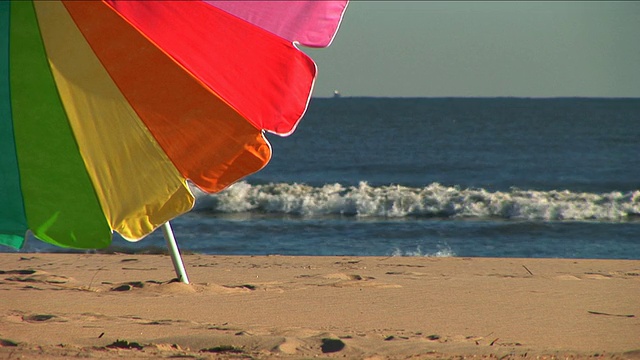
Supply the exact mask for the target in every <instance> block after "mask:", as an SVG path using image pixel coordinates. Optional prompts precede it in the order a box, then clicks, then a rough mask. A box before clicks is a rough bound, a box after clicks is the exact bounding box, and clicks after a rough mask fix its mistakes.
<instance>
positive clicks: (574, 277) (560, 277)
mask: <svg viewBox="0 0 640 360" xmlns="http://www.w3.org/2000/svg"><path fill="white" fill-rule="evenodd" d="M555 279H556V280H574V281H575V280H581V279H580V278H579V277H577V276H573V275H569V274H564V275H559V276H556V277H555Z"/></svg>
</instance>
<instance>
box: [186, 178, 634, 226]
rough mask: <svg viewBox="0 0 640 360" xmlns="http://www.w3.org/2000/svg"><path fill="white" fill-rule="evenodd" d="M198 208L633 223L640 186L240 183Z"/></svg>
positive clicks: (201, 197) (201, 196)
mask: <svg viewBox="0 0 640 360" xmlns="http://www.w3.org/2000/svg"><path fill="white" fill-rule="evenodd" d="M196 195H197V197H198V200H197V205H196V209H195V211H207V212H213V213H228V214H232V213H246V212H250V213H254V212H257V213H266V214H282V215H295V216H303V217H313V216H327V215H328V216H335V215H338V216H354V217H363V218H366V217H383V218H410V217H418V218H448V219H484V218H494V219H505V220H510V219H514V220H532V221H536V220H537V221H562V220H567V221H602V222H617V221H631V220H637V219H639V218H640V190H636V191H632V192H609V193H581V192H571V191H567V190H564V191H559V190H552V191H535V190H520V189H511V190H510V191H507V192H502V191H495V192H491V191H487V190H485V189H463V188H459V187H455V186H454V187H450V186H443V185H441V184H438V183H433V184H430V185H428V186H425V187H422V188H414V187H406V186H400V185H388V186H370V185H369V184H367V183H365V182H361V183H360V184H359V185H358V186H343V185H341V184H338V183H336V184H327V185H324V186H316V187H314V186H310V185H305V184H297V183H296V184H288V183H276V184H266V185H251V184H248V183H246V182H239V183H236V184H234V185H232V186H231V187H229V188H228V189H226V190H224V191H223V192H221V193H219V194H214V195H208V194H204V193H202V192H198V191H197V190H196Z"/></svg>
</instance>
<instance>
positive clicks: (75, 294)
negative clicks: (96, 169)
mask: <svg viewBox="0 0 640 360" xmlns="http://www.w3.org/2000/svg"><path fill="white" fill-rule="evenodd" d="M183 258H184V262H185V267H186V269H187V272H188V275H189V278H190V280H191V282H192V284H190V285H185V284H181V283H176V282H171V280H172V279H173V278H174V277H175V274H174V272H173V267H172V264H171V259H170V257H169V256H166V255H142V254H64V253H62V254H57V253H55V254H54V253H26V254H25V253H2V254H0V298H2V301H0V314H1V316H0V358H4V357H10V358H19V357H20V356H23V357H24V358H34V357H35V358H41V359H58V358H60V359H63V358H66V357H69V356H71V355H72V354H73V356H76V355H78V356H90V357H97V358H110V357H120V356H125V357H128V358H163V357H164V358H167V357H176V356H179V357H193V358H205V359H206V358H256V359H262V358H265V359H270V358H284V359H303V358H311V357H326V358H333V357H340V358H350V359H351V358H353V359H405V358H412V357H417V358H429V359H431V358H472V357H480V358H502V357H504V358H505V359H506V358H513V359H515V358H518V359H523V358H542V357H545V358H579V359H582V358H585V359H586V358H612V359H613V358H615V359H640V301H638V299H640V260H593V259H529V258H526V259H520V258H499V259H498V258H457V257H451V258H420V257H351V256H317V257H309V256H278V255H271V256H216V255H198V254H193V255H184V256H183Z"/></svg>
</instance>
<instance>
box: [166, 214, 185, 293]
mask: <svg viewBox="0 0 640 360" xmlns="http://www.w3.org/2000/svg"><path fill="white" fill-rule="evenodd" d="M162 232H163V233H164V238H165V239H166V240H167V247H168V248H169V253H170V254H171V261H172V262H173V268H174V269H175V270H176V275H177V276H178V280H180V281H182V282H183V283H185V284H188V283H189V278H188V277H187V272H186V271H185V270H184V263H183V262H182V256H180V249H178V244H177V243H176V238H175V237H174V236H173V230H171V224H169V222H168V221H167V222H166V223H164V224H163V225H162Z"/></svg>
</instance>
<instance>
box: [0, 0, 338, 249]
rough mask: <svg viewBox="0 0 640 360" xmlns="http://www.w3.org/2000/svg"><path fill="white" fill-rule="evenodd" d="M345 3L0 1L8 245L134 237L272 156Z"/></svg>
mask: <svg viewBox="0 0 640 360" xmlns="http://www.w3.org/2000/svg"><path fill="white" fill-rule="evenodd" d="M346 6H347V1H346V0H345V1H200V0H193V1H166V0H163V1H149V0H145V1H118V0H102V1H95V0H91V1H54V0H47V1H0V244H3V245H7V246H11V247H15V248H20V247H21V246H22V245H23V243H24V237H25V233H26V232H27V230H30V231H32V232H33V234H34V235H35V237H37V238H38V239H40V240H43V241H45V242H48V243H51V244H54V245H58V246H61V247H68V248H103V247H106V246H108V245H109V244H110V242H111V239H112V233H113V231H117V232H118V233H120V234H121V235H122V236H123V237H124V238H125V239H128V240H132V241H135V240H139V239H141V238H143V237H144V236H145V235H147V234H149V233H150V232H152V231H153V230H154V229H156V228H157V227H159V226H160V225H162V224H163V223H165V222H167V221H169V220H170V219H172V218H174V217H176V216H178V215H180V214H183V213H185V212H188V211H189V210H190V209H191V208H192V207H193V204H194V196H193V194H192V193H191V192H190V190H189V186H188V183H187V180H189V181H190V182H192V183H193V184H194V185H195V186H197V187H198V188H200V189H202V190H204V191H205V192H210V193H212V192H217V191H220V190H222V189H224V188H225V187H227V186H229V185H230V184H232V183H233V182H235V181H237V180H238V179H240V178H242V177H245V176H247V175H249V174H252V173H254V172H256V171H258V170H260V169H261V168H263V167H264V166H265V165H266V164H267V162H268V161H269V159H270V157H271V148H270V145H269V143H268V142H267V140H266V139H265V137H264V131H269V132H272V133H275V134H280V135H288V134H290V133H291V132H293V131H294V130H295V128H296V125H297V124H298V121H299V120H300V118H301V117H302V116H303V114H304V112H305V110H306V108H307V105H308V102H309V99H310V95H311V90H312V87H313V83H314V80H315V76H316V66H315V64H314V62H313V61H312V60H311V59H310V58H309V57H308V56H307V55H305V54H304V53H303V52H302V51H300V50H299V49H298V48H297V47H296V46H295V42H299V43H300V44H303V45H306V46H312V47H325V46H328V45H329V44H330V43H331V41H332V39H333V37H334V35H335V33H336V31H337V28H338V26H339V23H340V21H341V19H342V16H343V14H344V11H345V9H346Z"/></svg>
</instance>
